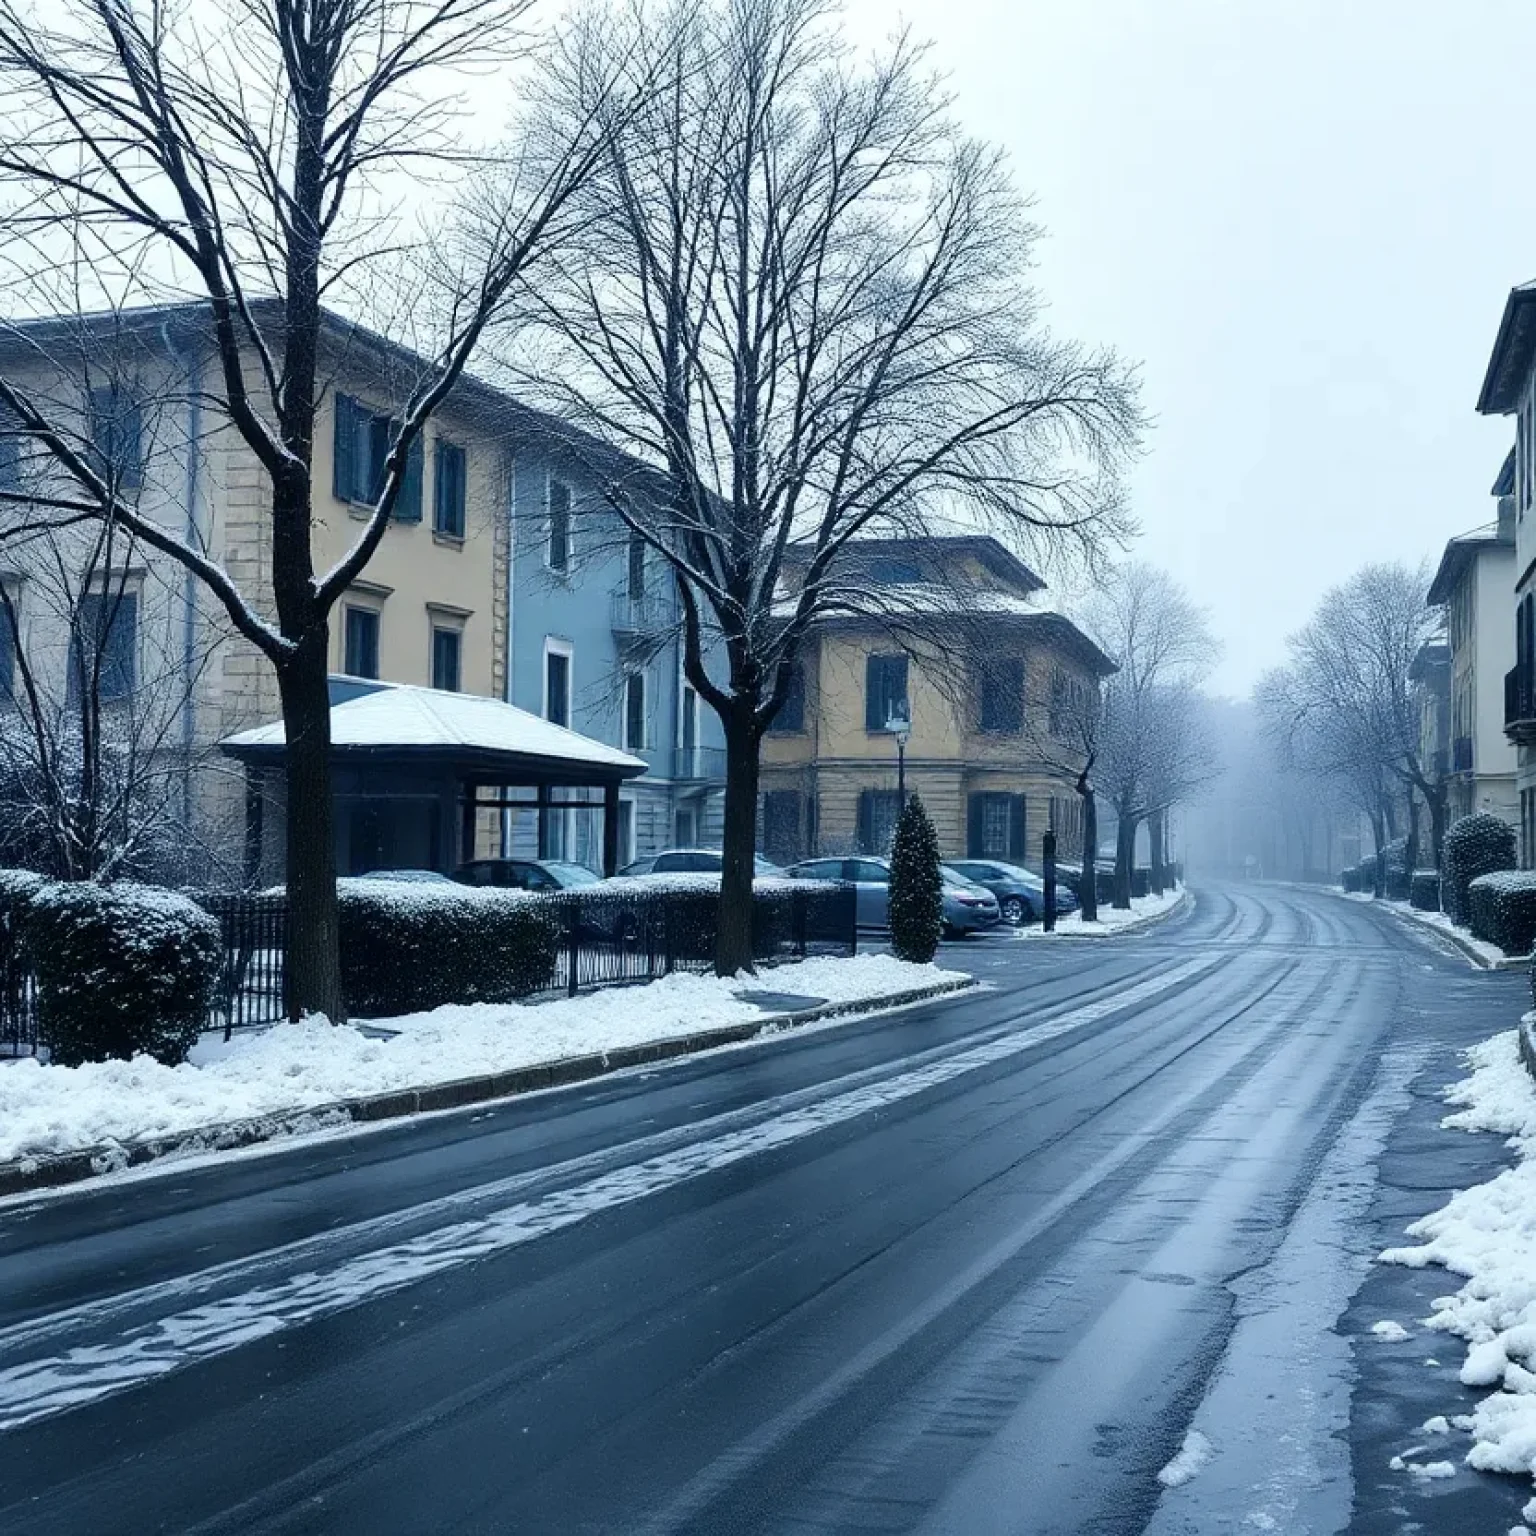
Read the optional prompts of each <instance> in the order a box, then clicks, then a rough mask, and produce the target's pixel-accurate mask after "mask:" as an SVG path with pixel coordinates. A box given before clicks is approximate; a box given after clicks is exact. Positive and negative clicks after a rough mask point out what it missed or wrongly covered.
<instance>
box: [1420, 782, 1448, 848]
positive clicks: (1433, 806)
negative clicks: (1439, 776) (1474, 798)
mask: <svg viewBox="0 0 1536 1536" xmlns="http://www.w3.org/2000/svg"><path fill="white" fill-rule="evenodd" d="M1425 798H1426V799H1427V800H1428V801H1429V848H1430V852H1431V854H1433V856H1434V863H1435V868H1436V869H1439V868H1440V856H1441V854H1443V853H1444V851H1445V785H1444V784H1436V785H1435V790H1434V793H1433V794H1432V795H1428V796H1426V797H1425Z"/></svg>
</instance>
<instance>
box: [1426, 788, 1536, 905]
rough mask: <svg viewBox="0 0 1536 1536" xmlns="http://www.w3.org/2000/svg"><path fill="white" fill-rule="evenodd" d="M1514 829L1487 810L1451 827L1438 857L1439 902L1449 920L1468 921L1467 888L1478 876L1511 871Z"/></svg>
mask: <svg viewBox="0 0 1536 1536" xmlns="http://www.w3.org/2000/svg"><path fill="white" fill-rule="evenodd" d="M1517 862H1518V861H1517V859H1516V856H1515V829H1514V828H1513V827H1512V826H1510V824H1509V823H1508V822H1507V821H1503V820H1501V819H1500V818H1499V817H1497V816H1495V815H1493V814H1491V813H1490V812H1488V811H1474V812H1473V813H1472V815H1470V816H1463V817H1462V818H1461V819H1460V820H1459V821H1456V822H1453V823H1452V824H1451V828H1450V830H1449V831H1448V832H1447V833H1446V834H1445V845H1444V851H1443V853H1442V854H1441V859H1440V865H1441V875H1442V879H1441V883H1440V899H1441V901H1442V902H1443V904H1444V906H1445V910H1446V911H1447V912H1448V913H1450V916H1451V921H1452V922H1455V923H1460V924H1462V925H1463V926H1465V925H1466V924H1467V923H1468V922H1469V921H1470V919H1471V908H1470V905H1469V896H1468V887H1469V886H1470V885H1471V884H1472V882H1473V881H1474V880H1476V879H1477V878H1478V876H1479V875H1491V874H1493V873H1495V872H1496V871H1498V870H1501V869H1513V868H1514V867H1515V865H1516V863H1517Z"/></svg>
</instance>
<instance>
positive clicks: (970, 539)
mask: <svg viewBox="0 0 1536 1536" xmlns="http://www.w3.org/2000/svg"><path fill="white" fill-rule="evenodd" d="M965 555H970V556H972V557H973V558H974V559H976V560H979V561H980V562H981V564H982V565H984V566H985V567H986V568H987V570H988V571H990V572H991V574H992V575H994V576H996V577H997V578H998V579H999V580H1000V581H1005V582H1007V583H1008V584H1009V585H1010V586H1012V587H1014V588H1016V589H1017V590H1018V591H1020V592H1025V593H1028V592H1043V591H1044V590H1045V582H1044V581H1043V580H1042V579H1041V578H1040V577H1039V576H1037V575H1036V574H1035V573H1034V572H1033V571H1032V570H1030V568H1029V567H1028V566H1027V565H1025V563H1024V562H1023V561H1022V560H1020V559H1019V557H1018V556H1017V555H1015V554H1014V553H1013V551H1012V550H1010V549H1009V548H1008V547H1007V546H1006V545H1005V544H1004V543H1003V542H1002V541H1001V540H1000V539H997V538H994V537H993V536H992V535H991V534H990V533H934V534H927V535H922V536H916V535H913V536H906V537H902V538H888V539H885V538H878V539H877V538H868V539H850V540H849V541H848V542H847V543H846V544H845V545H843V547H842V549H841V550H839V551H838V554H837V558H836V559H835V560H834V561H833V564H832V570H833V572H834V573H835V574H839V575H842V576H852V575H854V574H855V573H856V572H859V571H863V570H867V569H869V568H870V567H871V566H872V565H874V564H875V563H877V562H878V561H881V560H902V561H908V562H910V563H912V564H913V565H915V566H916V567H917V568H918V571H919V572H920V574H921V575H922V576H923V577H924V578H925V579H928V580H932V581H934V582H938V581H941V580H943V579H944V577H945V576H946V575H947V574H948V567H949V565H950V562H951V561H953V560H956V559H958V558H960V557H962V556H965ZM811 556H812V551H811V549H810V548H809V547H808V546H806V545H803V544H791V545H789V546H788V548H786V549H785V551H784V563H785V564H786V565H788V566H791V567H793V566H800V565H806V564H808V563H809V561H810V559H811ZM893 585H894V584H893Z"/></svg>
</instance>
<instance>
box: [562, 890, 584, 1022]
mask: <svg viewBox="0 0 1536 1536" xmlns="http://www.w3.org/2000/svg"><path fill="white" fill-rule="evenodd" d="M565 922H566V930H565V945H566V948H565V968H566V973H567V974H566V978H565V990H566V995H567V996H568V997H575V996H576V994H577V992H578V991H579V990H580V989H581V897H579V896H567V897H566V898H565Z"/></svg>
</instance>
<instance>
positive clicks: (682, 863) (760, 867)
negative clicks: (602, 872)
mask: <svg viewBox="0 0 1536 1536" xmlns="http://www.w3.org/2000/svg"><path fill="white" fill-rule="evenodd" d="M724 862H725V855H724V854H723V853H721V851H720V850H719V849H718V848H664V849H663V850H662V851H661V852H660V853H652V854H647V855H646V857H645V858H643V859H636V860H635V861H634V863H633V864H626V865H625V866H624V868H623V869H621V870H620V871H619V878H620V879H622V880H642V879H645V878H646V877H647V876H650V875H718V874H719V873H720V867H721V865H722V864H723V863H724ZM752 872H753V875H754V877H756V876H758V875H782V874H783V873H784V871H783V870H782V869H780V868H779V866H778V865H777V864H772V863H770V862H769V861H768V860H767V859H765V858H763V857H762V856H761V855H754V857H753V869H752Z"/></svg>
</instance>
